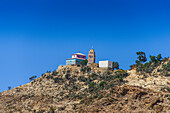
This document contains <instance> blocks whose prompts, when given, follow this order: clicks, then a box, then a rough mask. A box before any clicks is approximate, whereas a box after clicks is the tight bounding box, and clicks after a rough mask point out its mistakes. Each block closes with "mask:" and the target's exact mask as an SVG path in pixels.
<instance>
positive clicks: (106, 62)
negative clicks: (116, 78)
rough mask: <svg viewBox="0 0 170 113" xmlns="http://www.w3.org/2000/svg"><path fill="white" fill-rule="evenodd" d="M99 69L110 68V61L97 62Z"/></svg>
mask: <svg viewBox="0 0 170 113" xmlns="http://www.w3.org/2000/svg"><path fill="white" fill-rule="evenodd" d="M99 67H105V68H112V62H111V61H99Z"/></svg>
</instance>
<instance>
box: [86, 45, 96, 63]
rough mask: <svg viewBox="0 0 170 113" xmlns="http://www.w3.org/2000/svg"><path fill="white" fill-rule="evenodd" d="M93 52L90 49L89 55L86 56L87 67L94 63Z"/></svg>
mask: <svg viewBox="0 0 170 113" xmlns="http://www.w3.org/2000/svg"><path fill="white" fill-rule="evenodd" d="M95 58H96V56H95V52H94V49H93V48H92V49H91V50H90V51H89V55H88V64H89V65H92V64H93V63H95Z"/></svg>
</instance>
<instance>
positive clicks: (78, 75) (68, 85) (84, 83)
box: [0, 66, 170, 113]
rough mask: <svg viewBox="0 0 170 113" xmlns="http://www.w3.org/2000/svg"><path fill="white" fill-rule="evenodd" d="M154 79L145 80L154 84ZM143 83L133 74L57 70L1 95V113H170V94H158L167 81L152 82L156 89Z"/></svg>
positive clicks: (68, 69) (84, 68) (90, 70)
mask: <svg viewBox="0 0 170 113" xmlns="http://www.w3.org/2000/svg"><path fill="white" fill-rule="evenodd" d="M155 74H157V73H155ZM157 76H158V77H157ZM157 76H147V78H149V77H152V78H150V79H151V80H152V81H153V80H155V79H156V78H160V77H159V75H157ZM162 78H164V79H162ZM143 79H144V78H143V77H141V75H137V74H136V72H135V71H134V70H131V71H125V70H118V71H113V70H107V69H100V68H90V67H87V66H84V67H76V66H62V67H61V66H60V67H59V68H58V70H57V71H54V72H52V73H45V74H43V75H42V76H41V77H39V78H37V79H35V80H33V81H31V82H30V83H28V84H25V85H21V86H19V87H16V88H13V89H12V90H7V91H4V92H2V93H0V113H4V112H7V113H8V112H24V113H30V112H37V113H42V112H51V113H52V112H69V113H71V112H73V113H74V112H132V111H133V112H141V113H142V112H143V113H144V112H170V93H169V92H168V90H165V91H164V92H163V90H161V89H162V87H168V86H169V77H164V76H162V77H161V78H160V79H159V80H157V81H159V82H158V83H160V85H157V84H158V83H157V81H156V80H155V81H156V85H155V86H154V85H152V84H151V85H150V84H149V80H143ZM142 80H143V81H144V82H143V83H141V82H140V81H142ZM151 86H153V87H151ZM156 87H157V88H156Z"/></svg>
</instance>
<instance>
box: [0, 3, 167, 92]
mask: <svg viewBox="0 0 170 113" xmlns="http://www.w3.org/2000/svg"><path fill="white" fill-rule="evenodd" d="M169 6H170V1H169V0H102V1H101V0H0V51H1V55H0V63H1V65H0V73H1V74H0V91H3V90H7V88H8V86H11V87H12V88H13V87H16V86H19V85H22V84H25V83H28V82H29V77H31V76H32V75H37V76H38V77H39V76H41V74H42V73H45V72H46V71H47V70H51V71H53V70H54V69H57V66H58V65H60V64H65V59H66V58H70V57H71V54H72V53H76V52H78V51H81V52H82V53H84V54H86V55H87V54H88V51H89V50H90V49H91V47H92V46H93V47H94V49H95V51H96V56H97V58H96V59H97V60H96V61H97V62H98V61H99V60H106V59H108V60H110V61H118V62H119V64H120V67H121V68H123V69H129V65H131V64H133V63H134V62H135V60H136V57H137V56H136V52H137V51H141V50H142V51H144V52H146V55H147V56H149V55H157V54H159V53H161V54H162V55H163V56H164V57H165V56H166V57H168V56H169V55H170V7H169Z"/></svg>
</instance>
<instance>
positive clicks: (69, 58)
mask: <svg viewBox="0 0 170 113" xmlns="http://www.w3.org/2000/svg"><path fill="white" fill-rule="evenodd" d="M71 59H82V60H84V58H68V59H66V60H71Z"/></svg>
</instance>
